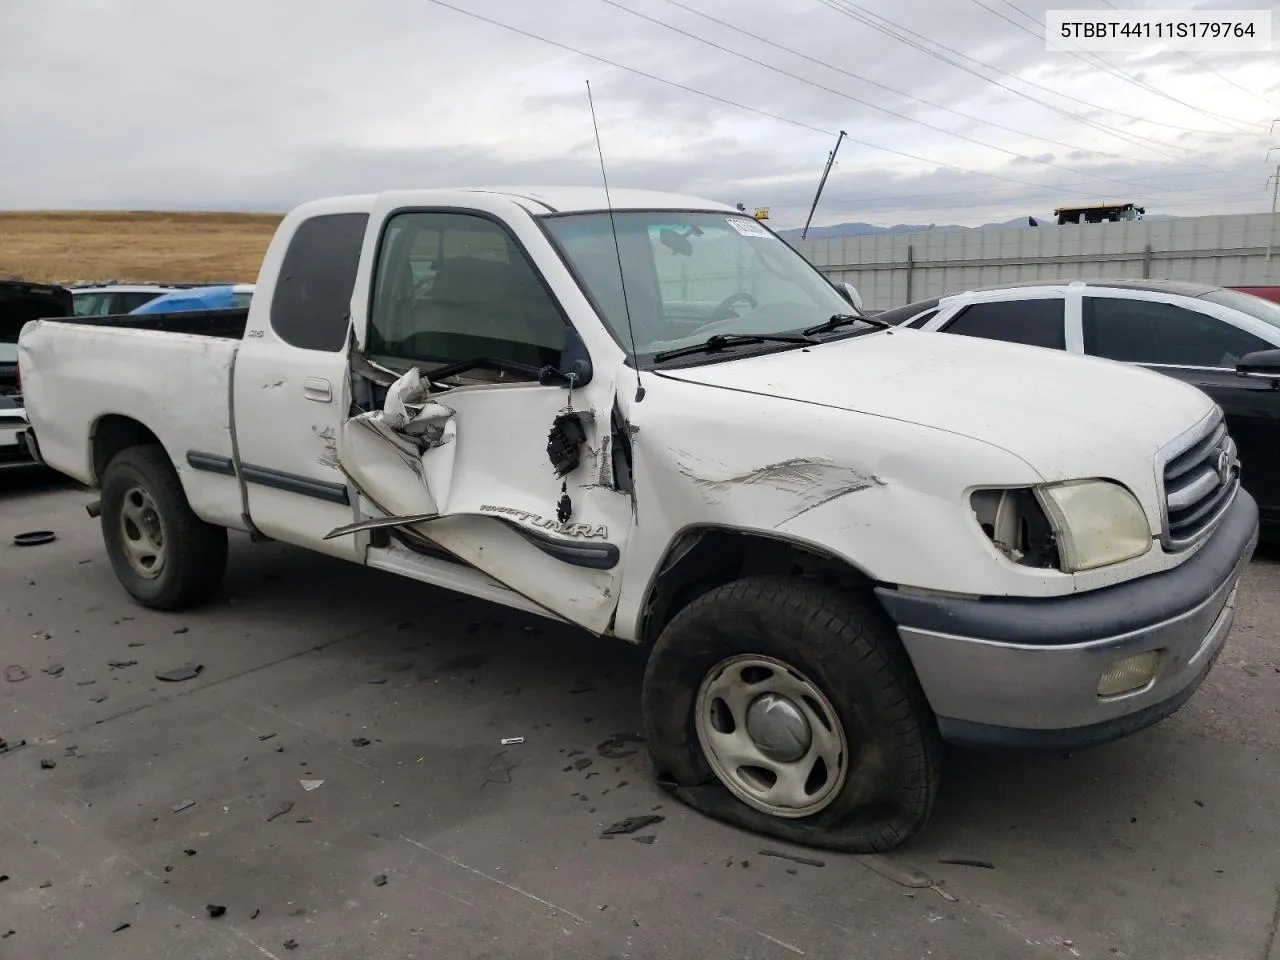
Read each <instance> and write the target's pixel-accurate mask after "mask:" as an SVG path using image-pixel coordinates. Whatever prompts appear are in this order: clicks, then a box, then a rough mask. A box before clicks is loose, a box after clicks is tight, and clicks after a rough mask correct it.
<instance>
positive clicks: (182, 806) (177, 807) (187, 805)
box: [171, 800, 196, 813]
mask: <svg viewBox="0 0 1280 960" xmlns="http://www.w3.org/2000/svg"><path fill="white" fill-rule="evenodd" d="M195 805H196V802H195V801H194V800H183V801H182V802H181V803H175V804H174V805H173V807H172V808H171V809H172V810H173V812H174V813H181V812H182V811H183V810H190V809H191V808H192V807H194V806H195Z"/></svg>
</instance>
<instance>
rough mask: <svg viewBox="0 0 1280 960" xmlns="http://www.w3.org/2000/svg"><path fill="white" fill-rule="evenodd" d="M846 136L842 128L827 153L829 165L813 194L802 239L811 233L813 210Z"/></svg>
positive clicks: (816, 205)
mask: <svg viewBox="0 0 1280 960" xmlns="http://www.w3.org/2000/svg"><path fill="white" fill-rule="evenodd" d="M844 138H845V132H844V131H843V130H841V131H840V136H838V137H836V145H835V146H834V147H832V148H831V152H830V153H829V154H827V165H826V167H825V168H824V169H823V171H822V179H821V180H819V181H818V192H817V193H815V194H814V195H813V206H811V207H810V208H809V219H808V220H806V221H805V222H804V229H803V230H801V231H800V239H801V240H803V239H804V238H805V237H807V236H808V235H809V224H811V223H813V211H815V210H817V209H818V198H819V197H821V196H822V188H823V187H825V186H826V185H827V175H828V174H829V173H831V165H832V164H833V163H835V162H836V151H837V150H839V149H840V141H841V140H843V139H844Z"/></svg>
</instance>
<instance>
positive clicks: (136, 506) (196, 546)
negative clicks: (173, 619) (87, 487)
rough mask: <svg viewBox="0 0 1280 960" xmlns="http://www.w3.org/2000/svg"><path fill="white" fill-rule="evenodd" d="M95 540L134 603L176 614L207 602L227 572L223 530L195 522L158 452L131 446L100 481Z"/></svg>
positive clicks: (170, 469) (161, 452)
mask: <svg viewBox="0 0 1280 960" xmlns="http://www.w3.org/2000/svg"><path fill="white" fill-rule="evenodd" d="M101 522H102V539H103V542H104V543H105V544H106V548H107V556H108V558H110V560H111V566H112V568H113V569H114V570H115V572H116V577H117V578H118V579H119V580H120V583H121V584H122V585H123V586H124V588H125V589H126V590H127V591H129V593H130V594H131V595H132V596H133V597H134V599H136V600H137V601H138V602H139V603H141V604H143V605H144V606H147V607H151V608H153V609H155V610H179V609H181V608H183V607H189V606H191V605H193V604H196V603H199V602H201V601H202V600H206V599H208V598H209V597H210V596H211V595H212V594H213V592H214V591H215V590H217V589H218V586H219V584H220V583H221V582H222V576H223V573H224V572H225V570H226V566H227V531H226V530H225V529H224V528H222V527H216V526H214V525H213V524H209V523H205V522H204V521H203V520H201V519H200V518H199V517H197V516H196V515H195V512H194V511H193V510H192V509H191V505H190V504H189V503H188V502H187V496H186V494H185V493H184V492H183V489H182V482H181V481H180V480H179V479H178V474H177V471H175V470H174V469H173V464H171V463H170V462H169V458H168V456H166V455H165V452H164V450H163V449H162V448H160V447H157V446H141V447H130V448H129V449H127V450H122V451H121V452H120V453H118V454H116V456H115V457H113V458H112V460H111V462H110V463H109V464H108V465H107V469H106V470H105V471H103V477H102V513H101Z"/></svg>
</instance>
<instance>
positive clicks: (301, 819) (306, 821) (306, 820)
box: [293, 817, 311, 823]
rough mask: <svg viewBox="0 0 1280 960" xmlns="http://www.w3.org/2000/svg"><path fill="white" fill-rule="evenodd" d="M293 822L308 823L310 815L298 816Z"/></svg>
mask: <svg viewBox="0 0 1280 960" xmlns="http://www.w3.org/2000/svg"><path fill="white" fill-rule="evenodd" d="M293 822H294V823H310V822H311V818H310V817H299V818H298V819H297V820H295V821H293Z"/></svg>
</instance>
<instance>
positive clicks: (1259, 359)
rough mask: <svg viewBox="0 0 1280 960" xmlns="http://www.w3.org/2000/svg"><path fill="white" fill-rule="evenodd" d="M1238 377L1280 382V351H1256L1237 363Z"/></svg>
mask: <svg viewBox="0 0 1280 960" xmlns="http://www.w3.org/2000/svg"><path fill="white" fill-rule="evenodd" d="M1236 376H1238V377H1257V378H1259V379H1262V380H1278V381H1280V350H1255V351H1254V352H1253V353H1246V354H1245V355H1244V356H1243V357H1241V358H1240V360H1239V361H1238V362H1237V363H1236Z"/></svg>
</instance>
